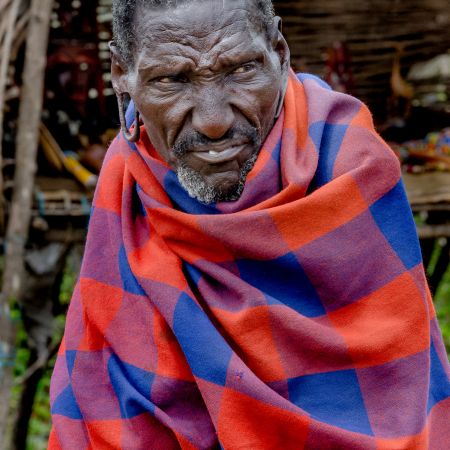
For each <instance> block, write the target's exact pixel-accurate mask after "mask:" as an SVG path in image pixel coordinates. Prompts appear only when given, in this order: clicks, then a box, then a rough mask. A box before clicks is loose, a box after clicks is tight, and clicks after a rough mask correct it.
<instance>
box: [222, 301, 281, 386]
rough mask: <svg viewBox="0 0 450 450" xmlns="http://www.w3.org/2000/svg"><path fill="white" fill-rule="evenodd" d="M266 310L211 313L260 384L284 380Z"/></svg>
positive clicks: (249, 309)
mask: <svg viewBox="0 0 450 450" xmlns="http://www.w3.org/2000/svg"><path fill="white" fill-rule="evenodd" d="M268 308H269V307H268V306H259V307H255V308H248V309H245V310H243V311H239V312H229V311H224V310H222V309H214V314H215V316H216V317H217V319H218V321H219V323H220V325H221V327H222V329H223V331H224V333H225V336H232V339H233V342H234V343H235V344H236V345H237V347H238V348H236V353H237V354H238V355H240V354H241V355H245V362H246V364H247V366H248V367H249V368H250V369H251V371H252V372H254V373H255V375H256V376H258V377H259V378H261V379H262V380H263V381H264V382H271V381H278V380H284V379H285V378H286V373H285V371H284V368H283V364H282V362H281V359H280V354H279V352H278V350H277V347H276V344H275V341H274V337H273V333H272V323H271V318H270V314H269V310H268Z"/></svg>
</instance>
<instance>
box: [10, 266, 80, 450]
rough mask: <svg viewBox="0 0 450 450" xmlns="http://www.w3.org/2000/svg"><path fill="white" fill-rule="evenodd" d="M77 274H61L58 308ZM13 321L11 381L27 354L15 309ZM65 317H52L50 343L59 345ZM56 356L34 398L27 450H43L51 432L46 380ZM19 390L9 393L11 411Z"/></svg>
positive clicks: (23, 367)
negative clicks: (15, 336)
mask: <svg viewBox="0 0 450 450" xmlns="http://www.w3.org/2000/svg"><path fill="white" fill-rule="evenodd" d="M76 277H77V274H76V273H75V272H74V271H73V270H72V269H71V267H70V266H69V265H68V266H67V267H66V270H65V272H64V277H63V280H62V283H61V290H60V294H59V299H60V302H61V304H63V305H68V304H69V301H70V298H71V296H72V291H73V287H74V284H75V281H76ZM14 317H15V319H16V320H17V321H18V324H19V327H18V334H17V344H16V362H15V377H16V378H17V377H20V376H22V375H23V374H24V372H25V370H26V367H27V362H28V358H29V356H30V351H29V349H28V347H27V343H26V342H27V335H26V332H25V329H24V328H23V325H22V322H21V320H20V311H19V309H18V308H15V309H14ZM64 323H65V315H63V314H62V315H60V316H58V317H56V320H55V331H54V335H53V342H59V341H60V339H61V337H62V333H63V330H64ZM55 360H56V356H55V357H54V358H52V360H51V361H50V362H49V364H48V366H47V368H46V370H45V372H44V375H43V377H42V378H41V380H40V382H39V385H38V388H37V392H36V398H35V402H34V406H33V413H32V416H31V420H30V427H29V431H28V441H27V450H46V448H47V442H48V436H49V434H50V428H51V416H50V401H49V390H50V377H51V374H52V372H53V367H54V364H55ZM21 391H22V386H20V385H15V386H14V388H13V391H12V400H11V403H12V404H11V408H12V410H13V411H16V410H17V405H18V402H19V398H20V394H21Z"/></svg>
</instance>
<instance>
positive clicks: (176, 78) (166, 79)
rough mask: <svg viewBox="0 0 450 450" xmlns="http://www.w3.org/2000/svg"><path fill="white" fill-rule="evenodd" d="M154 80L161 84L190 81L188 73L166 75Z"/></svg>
mask: <svg viewBox="0 0 450 450" xmlns="http://www.w3.org/2000/svg"><path fill="white" fill-rule="evenodd" d="M152 81H154V82H157V83H161V84H173V83H186V82H187V81H188V79H187V77H186V75H183V74H176V75H165V76H163V77H158V78H154V79H153V80H152Z"/></svg>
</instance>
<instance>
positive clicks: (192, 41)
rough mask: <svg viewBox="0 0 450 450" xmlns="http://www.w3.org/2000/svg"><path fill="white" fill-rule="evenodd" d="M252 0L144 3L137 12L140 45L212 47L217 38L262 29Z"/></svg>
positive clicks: (251, 32)
mask: <svg viewBox="0 0 450 450" xmlns="http://www.w3.org/2000/svg"><path fill="white" fill-rule="evenodd" d="M257 15H258V11H257V10H256V6H255V3H254V1H252V0H185V1H181V2H174V3H173V4H172V6H169V7H167V6H166V7H152V8H149V7H145V6H141V7H140V9H138V10H137V11H136V17H135V36H136V41H137V42H136V44H137V45H136V47H137V49H136V50H138V51H139V49H140V48H141V49H142V47H144V48H145V47H146V48H149V47H152V46H157V45H158V44H174V43H177V44H180V45H189V46H195V47H197V46H198V47H199V50H200V49H201V48H200V47H203V46H204V47H205V49H206V47H208V46H210V45H211V44H212V43H214V42H217V40H223V39H227V38H229V37H231V36H237V35H240V38H241V39H248V38H249V37H250V35H254V34H255V33H258V32H261V33H262V30H261V29H260V28H261V26H258V25H257V24H256V22H258V21H255V20H254V19H255V17H256V16H257Z"/></svg>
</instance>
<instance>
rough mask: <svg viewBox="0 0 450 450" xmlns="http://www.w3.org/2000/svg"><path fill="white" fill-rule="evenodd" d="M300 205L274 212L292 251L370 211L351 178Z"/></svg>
mask: <svg viewBox="0 0 450 450" xmlns="http://www.w3.org/2000/svg"><path fill="white" fill-rule="evenodd" d="M300 201H301V203H300ZM300 201H299V205H298V206H299V207H298V208H292V205H286V206H280V207H278V208H273V210H272V211H271V215H272V218H273V220H274V221H275V223H276V224H277V226H278V229H279V231H280V233H281V234H282V236H283V238H284V240H285V241H286V242H287V244H288V245H289V248H290V249H291V251H295V250H297V249H298V248H299V247H301V246H302V245H304V244H306V243H308V242H311V241H312V240H314V239H317V238H318V237H320V236H323V235H324V234H326V233H328V232H330V231H332V230H334V229H335V228H337V227H339V226H341V225H343V224H345V223H347V222H348V221H349V220H351V219H353V218H354V217H356V216H357V215H359V214H360V213H362V212H363V211H365V210H366V209H367V204H366V202H365V200H364V198H363V197H362V196H361V193H360V191H359V188H358V185H357V184H356V183H355V181H354V180H353V178H352V176H351V175H343V176H341V177H340V178H339V179H336V180H334V181H333V183H329V184H327V185H325V186H322V187H321V188H320V189H318V190H317V191H315V192H313V193H312V194H310V195H309V196H307V197H304V198H302V199H301V200H300Z"/></svg>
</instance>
